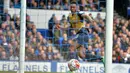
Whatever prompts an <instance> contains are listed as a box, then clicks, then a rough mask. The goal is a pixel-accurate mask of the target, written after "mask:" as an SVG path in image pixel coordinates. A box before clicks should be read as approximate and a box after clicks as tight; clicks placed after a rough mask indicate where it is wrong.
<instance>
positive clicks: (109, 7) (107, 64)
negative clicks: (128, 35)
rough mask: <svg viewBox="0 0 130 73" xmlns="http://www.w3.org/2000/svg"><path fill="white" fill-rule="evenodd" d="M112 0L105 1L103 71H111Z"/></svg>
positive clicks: (107, 72) (110, 72)
mask: <svg viewBox="0 0 130 73" xmlns="http://www.w3.org/2000/svg"><path fill="white" fill-rule="evenodd" d="M113 9H114V0H107V1H106V42H105V73H112V46H113Z"/></svg>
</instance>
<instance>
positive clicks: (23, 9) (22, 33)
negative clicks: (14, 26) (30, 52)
mask: <svg viewBox="0 0 130 73" xmlns="http://www.w3.org/2000/svg"><path fill="white" fill-rule="evenodd" d="M20 19H21V20H20V60H19V73H24V61H25V59H24V58H25V40H26V37H25V36H26V35H25V33H26V0H21V10H20Z"/></svg>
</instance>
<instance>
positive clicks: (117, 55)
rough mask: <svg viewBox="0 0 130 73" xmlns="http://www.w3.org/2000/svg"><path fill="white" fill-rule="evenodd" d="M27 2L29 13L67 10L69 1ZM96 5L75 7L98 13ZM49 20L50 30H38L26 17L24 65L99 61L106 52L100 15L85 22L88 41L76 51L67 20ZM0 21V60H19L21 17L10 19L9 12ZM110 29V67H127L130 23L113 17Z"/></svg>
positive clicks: (84, 0) (90, 0) (85, 0)
mask: <svg viewBox="0 0 130 73" xmlns="http://www.w3.org/2000/svg"><path fill="white" fill-rule="evenodd" d="M27 1H28V4H27V6H28V8H30V9H32V8H35V9H37V8H39V9H53V10H61V9H62V10H69V8H68V6H69V4H68V3H69V2H68V0H63V2H60V0H27ZM97 2H98V0H81V2H80V1H78V2H77V3H79V4H80V5H83V6H80V9H81V10H85V11H97V8H98V7H97V5H93V4H98V3H97ZM91 4H92V5H91ZM86 5H87V6H86ZM89 6H90V7H89ZM95 6H96V7H95ZM11 7H12V8H19V7H20V2H19V0H12V1H11ZM53 7H54V8H53ZM99 8H100V9H101V8H102V10H101V11H104V10H105V8H103V6H102V7H99ZM100 9H99V10H100ZM52 16H53V17H52V19H50V20H48V21H49V23H48V24H49V29H46V30H37V28H36V26H35V25H34V23H33V21H30V18H31V17H30V16H29V15H28V14H27V15H26V18H27V20H26V21H27V24H26V27H27V28H26V29H27V30H26V48H25V49H26V57H25V60H26V61H32V60H33V61H34V60H38V61H66V60H70V59H72V58H75V59H78V60H80V61H88V62H100V61H101V58H103V57H104V50H105V49H104V48H105V47H104V46H105V20H104V19H102V18H101V15H100V13H98V14H97V17H96V18H93V19H94V20H95V21H93V22H92V23H90V22H88V21H85V27H86V28H88V30H89V41H88V42H86V43H85V44H86V45H85V46H80V47H78V48H75V46H76V45H78V44H77V43H76V42H77V41H76V40H73V39H74V38H75V37H76V32H75V31H71V32H70V33H69V32H68V31H69V29H71V28H69V27H68V26H69V23H68V22H67V19H66V17H65V16H63V17H62V19H61V20H60V21H58V20H57V18H56V17H55V15H52ZM90 16H91V14H90ZM0 21H1V22H0V23H1V24H0V45H1V46H0V60H18V59H19V43H20V42H19V41H20V40H19V37H20V17H19V16H17V15H15V14H14V16H13V18H11V16H10V14H9V13H8V11H5V13H4V14H3V16H1V20H0ZM113 26H114V29H113V36H114V38H113V63H130V38H129V37H130V20H127V19H124V18H121V17H119V15H118V14H115V15H114V22H113ZM48 32H49V34H48ZM70 34H71V36H70Z"/></svg>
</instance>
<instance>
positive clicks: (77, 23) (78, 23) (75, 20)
mask: <svg viewBox="0 0 130 73" xmlns="http://www.w3.org/2000/svg"><path fill="white" fill-rule="evenodd" d="M82 14H83V13H81V12H76V13H74V14H73V13H70V14H69V16H68V22H69V23H70V26H71V28H74V29H75V30H76V32H78V31H79V30H80V29H81V28H82V27H85V25H84V22H83V19H84V18H83V17H82Z"/></svg>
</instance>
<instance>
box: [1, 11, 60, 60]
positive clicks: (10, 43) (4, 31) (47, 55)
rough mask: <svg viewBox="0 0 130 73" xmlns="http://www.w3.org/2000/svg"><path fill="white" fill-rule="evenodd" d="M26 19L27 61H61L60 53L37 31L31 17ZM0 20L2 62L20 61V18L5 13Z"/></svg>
mask: <svg viewBox="0 0 130 73" xmlns="http://www.w3.org/2000/svg"><path fill="white" fill-rule="evenodd" d="M26 19H27V20H26V22H27V24H26V46H25V60H26V61H28V60H42V61H48V60H52V59H53V60H59V59H60V53H59V51H58V50H56V49H55V48H54V47H52V44H51V43H49V41H47V40H46V39H45V38H44V37H43V36H42V35H41V33H40V32H38V31H37V29H36V26H35V25H34V23H33V22H32V21H30V16H29V15H27V16H26ZM0 20H1V23H0V60H19V51H20V17H19V15H15V14H14V16H13V17H11V16H10V14H8V11H5V13H4V14H3V15H2V16H1V19H0ZM21 40H22V39H21Z"/></svg>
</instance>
